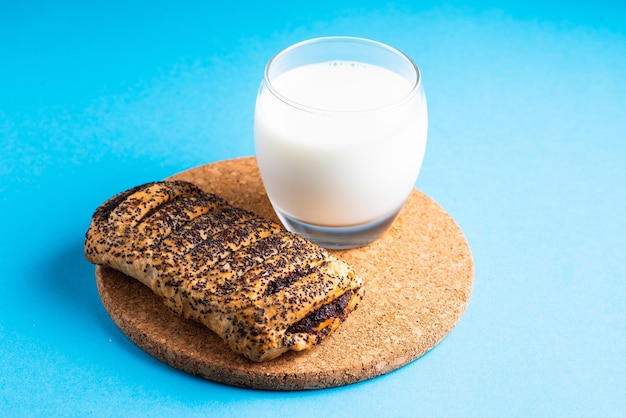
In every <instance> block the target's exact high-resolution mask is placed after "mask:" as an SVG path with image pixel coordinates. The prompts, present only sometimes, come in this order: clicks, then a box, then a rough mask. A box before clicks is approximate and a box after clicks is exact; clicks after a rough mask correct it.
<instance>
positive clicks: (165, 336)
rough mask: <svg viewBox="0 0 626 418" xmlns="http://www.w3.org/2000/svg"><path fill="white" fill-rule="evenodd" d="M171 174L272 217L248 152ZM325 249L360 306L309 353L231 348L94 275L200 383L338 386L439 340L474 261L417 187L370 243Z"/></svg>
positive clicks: (154, 344)
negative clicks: (264, 357)
mask: <svg viewBox="0 0 626 418" xmlns="http://www.w3.org/2000/svg"><path fill="white" fill-rule="evenodd" d="M174 178H177V179H184V180H188V181H191V182H193V183H195V184H197V185H198V186H200V187H201V188H202V189H204V190H206V191H210V192H212V193H216V194H219V195H221V196H222V197H224V198H225V199H226V200H228V201H229V202H230V203H231V204H233V205H235V206H239V207H242V208H245V209H248V210H252V211H254V212H256V213H257V214H259V215H261V216H264V217H267V218H271V219H274V220H276V221H278V220H277V218H276V216H275V214H274V212H273V210H272V207H271V205H270V203H269V201H268V199H267V196H266V195H265V192H264V189H263V185H262V183H261V179H260V176H259V172H258V168H257V165H256V160H255V159H254V158H253V157H245V158H239V159H233V160H227V161H221V162H217V163H214V164H209V165H205V166H201V167H198V168H194V169H191V170H189V171H185V172H183V173H180V174H177V175H175V176H174ZM333 253H334V254H335V255H336V256H337V257H339V258H342V259H344V260H345V261H347V262H348V263H350V264H351V265H352V266H353V267H354V269H355V270H356V271H357V273H358V274H359V275H360V276H361V277H362V278H363V280H364V286H365V288H366V295H365V298H364V300H363V302H362V303H361V305H360V307H359V309H358V310H357V311H355V312H354V313H353V314H352V315H351V316H350V317H349V318H348V320H347V321H346V322H345V323H344V324H343V325H342V326H341V327H340V328H339V329H338V330H337V331H336V332H335V333H334V334H333V335H332V336H330V337H329V338H327V339H326V340H325V341H324V342H322V343H321V344H320V345H318V346H316V347H314V348H313V349H312V350H309V351H305V352H300V353H294V352H289V353H287V354H285V355H283V356H281V357H279V358H278V359H276V360H273V361H271V362H267V363H258V364H257V363H252V362H250V361H248V360H246V359H245V358H243V357H240V356H238V355H235V354H233V353H232V352H230V351H229V349H228V348H227V347H226V346H225V344H224V343H222V341H221V340H220V339H219V338H218V337H217V336H216V335H215V334H213V333H212V332H211V331H209V330H208V329H206V328H204V327H203V326H202V325H200V324H197V323H195V322H193V321H189V320H184V319H181V318H179V317H177V316H176V315H174V314H173V313H171V312H170V311H169V310H168V309H167V308H165V306H164V305H163V304H162V302H161V301H160V300H159V299H158V298H157V297H156V296H155V295H154V294H153V293H152V292H151V291H150V290H149V289H148V288H147V287H145V286H144V285H142V284H141V283H139V282H138V281H136V280H134V279H131V278H129V277H127V276H125V275H124V274H121V273H119V272H117V271H115V270H112V269H109V268H103V267H96V280H97V285H98V290H99V292H100V296H101V299H102V302H103V304H104V306H105V308H106V309H107V311H108V313H109V315H110V316H111V318H112V319H113V321H114V322H115V323H116V324H117V326H118V327H119V328H120V329H121V330H122V332H124V333H125V334H126V335H127V336H128V337H129V338H130V339H131V340H132V341H133V342H135V344H137V345H138V346H139V347H141V348H142V349H143V350H145V351H146V352H148V353H149V354H151V355H152V356H154V357H156V358H158V359H159V360H161V361H163V362H165V363H167V364H169V365H170V366H172V367H175V368H177V369H180V370H182V371H185V372H188V373H190V374H193V375H197V376H201V377H203V378H205V379H208V380H212V381H216V382H220V383H225V384H228V385H234V386H241V387H248V388H257V389H268V390H301V389H319V388H328V387H335V386H342V385H347V384H350V383H355V382H359V381H362V380H366V379H370V378H373V377H376V376H379V375H382V374H385V373H388V372H390V371H393V370H395V369H398V368H400V367H402V366H404V365H406V364H407V363H409V362H411V361H413V360H415V359H417V358H418V357H420V356H422V355H423V354H425V353H426V352H427V351H429V350H430V349H432V348H433V347H434V346H435V345H436V344H438V343H439V342H440V341H441V340H442V339H443V338H444V337H445V336H446V335H447V334H448V333H449V332H450V331H451V330H452V328H453V327H454V326H455V325H456V324H457V322H458V321H459V319H460V318H461V316H462V314H463V312H464V311H465V308H466V307H467V304H468V302H469V299H470V294H471V290H472V283H473V262H472V256H471V252H470V249H469V246H468V244H467V242H466V240H465V237H464V236H463V233H462V232H461V230H460V229H459V227H458V226H457V225H456V223H455V222H454V220H453V219H452V218H451V217H450V216H449V215H448V214H447V213H446V212H445V211H444V210H443V209H442V208H441V207H440V206H439V205H438V204H437V203H435V202H434V201H433V200H432V199H430V198H429V197H427V196H426V195H424V194H423V193H421V192H419V191H418V190H414V191H413V193H412V194H411V196H410V198H409V199H408V201H407V203H406V205H405V207H404V208H403V209H402V211H401V213H400V215H399V216H398V218H397V219H396V220H395V222H394V223H393V225H392V226H391V228H390V229H389V231H388V232H387V233H385V235H384V236H383V237H382V238H380V239H379V240H378V241H376V242H374V243H373V244H370V245H369V246H367V247H364V248H360V249H353V250H347V251H333Z"/></svg>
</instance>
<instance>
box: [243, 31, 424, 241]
mask: <svg viewBox="0 0 626 418" xmlns="http://www.w3.org/2000/svg"><path fill="white" fill-rule="evenodd" d="M427 130H428V114H427V108H426V97H425V95H424V89H423V87H422V79H421V75H420V71H419V69H418V68H417V66H416V65H415V64H414V63H413V62H412V60H411V59H410V58H409V57H407V56H406V55H405V54H403V53H402V52H400V51H398V50H396V49H394V48H392V47H390V46H388V45H385V44H383V43H380V42H376V41H373V40H368V39H362V38H353V37H324V38H316V39H310V40H307V41H304V42H300V43H297V44H295V45H292V46H290V47H288V48H286V49H284V50H282V51H281V52H279V53H278V54H277V55H276V56H274V57H273V58H272V59H271V60H270V61H269V63H268V64H267V67H266V68H265V77H264V79H263V81H262V83H261V86H260V88H259V92H258V95H257V101H256V109H255V117H254V139H255V152H256V158H257V162H258V165H259V169H260V172H261V178H262V180H263V185H264V186H265V189H266V192H267V195H268V197H269V199H270V201H271V203H272V205H273V207H274V210H275V211H276V213H277V215H278V217H279V218H280V220H281V222H282V223H283V224H284V226H285V227H286V228H287V229H288V230H290V231H292V232H295V233H297V234H299V235H301V236H303V237H305V238H307V239H309V240H311V241H313V242H315V243H317V244H319V245H321V246H322V247H326V248H330V249H347V248H354V247H360V246H364V245H366V244H368V243H371V242H372V241H374V240H376V239H377V238H378V237H380V236H381V235H382V234H383V233H384V232H385V231H386V230H387V229H388V228H389V226H390V225H391V224H392V222H393V221H394V219H395V218H396V216H397V215H398V212H399V211H400V209H401V208H402V206H403V205H404V202H405V201H406V199H407V198H408V196H409V195H410V193H411V191H412V190H413V187H414V185H415V181H416V180H417V176H418V174H419V171H420V168H421V166H422V160H423V157H424V151H425V148H426V137H427Z"/></svg>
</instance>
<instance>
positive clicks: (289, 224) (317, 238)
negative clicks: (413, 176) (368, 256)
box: [274, 208, 400, 250]
mask: <svg viewBox="0 0 626 418" xmlns="http://www.w3.org/2000/svg"><path fill="white" fill-rule="evenodd" d="M274 210H275V211H276V214H277V215H278V218H279V219H280V221H281V222H282V223H283V225H284V226H285V228H287V230H288V231H291V232H293V233H295V234H298V235H300V236H301V237H303V238H306V239H308V240H309V241H312V242H314V243H315V244H317V245H319V246H320V247H323V248H327V249H330V250H347V249H350V248H358V247H363V246H365V245H367V244H370V243H372V242H373V241H375V240H377V239H378V238H379V237H380V236H381V235H382V234H383V233H385V231H387V229H389V227H390V226H391V224H392V223H393V221H394V219H396V216H398V213H399V212H400V210H397V211H396V212H394V213H392V214H391V215H389V216H386V217H384V218H381V219H378V220H376V221H374V222H370V223H367V224H362V225H357V226H348V227H328V226H319V225H311V224H307V223H305V222H301V221H298V220H295V219H293V218H291V217H290V216H287V215H285V214H284V213H281V212H280V211H279V210H278V209H276V208H274Z"/></svg>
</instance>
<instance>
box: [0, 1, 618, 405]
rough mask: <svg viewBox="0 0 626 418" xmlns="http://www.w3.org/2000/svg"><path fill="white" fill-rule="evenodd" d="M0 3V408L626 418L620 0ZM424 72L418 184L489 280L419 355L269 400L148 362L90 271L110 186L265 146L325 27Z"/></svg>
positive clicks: (482, 278)
mask: <svg viewBox="0 0 626 418" xmlns="http://www.w3.org/2000/svg"><path fill="white" fill-rule="evenodd" d="M267 3H268V4H263V3H261V2H236V1H231V2H219V3H218V2H216V3H215V4H214V3H212V2H200V1H198V2H191V1H185V0H179V1H175V2H159V1H156V2H147V1H145V2H125V1H107V2H93V1H81V2H78V1H75V2H70V1H59V2H49V3H44V2H41V3H37V2H32V1H13V0H0V144H1V154H0V413H3V414H4V415H5V416H49V415H60V416H91V415H93V416H112V415H116V416H131V415H136V414H149V415H152V416H171V415H172V414H176V415H181V414H185V415H186V416H194V415H202V416H213V417H219V416H227V415H228V416H230V415H232V416H239V415H240V416H254V417H264V416H284V417H289V416H300V417H302V416H317V417H319V416H331V415H337V414H349V415H351V416H411V415H414V414H415V415H421V416H586V417H588V416H599V417H600V416H601V417H607V416H623V414H624V411H626V396H625V395H624V393H626V390H625V389H626V363H625V361H624V357H625V353H626V304H625V300H626V217H625V212H626V211H625V210H624V208H625V207H626V187H625V186H626V164H625V161H626V144H625V142H624V141H626V5H624V4H623V3H621V4H620V2H617V1H614V2H609V1H579V2H572V3H563V2H560V1H559V2H550V1H533V0H531V1H523V2H522V1H508V2H504V3H502V4H500V3H499V2H495V1H476V2H469V1H468V2H463V1H449V2H445V3H436V2H400V1H399V2H389V3H387V2H374V1H363V0H361V1H345V2H341V1H316V2H301V3H296V2H280V1H274V2H267ZM323 35H353V36H363V37H368V38H373V39H377V40H380V41H383V42H386V43H389V44H391V45H393V46H395V47H397V48H399V49H401V50H403V51H404V52H406V53H407V54H408V55H409V56H411V57H412V58H413V59H414V60H415V61H416V63H417V64H418V65H419V66H420V68H421V70H422V73H423V81H424V85H425V89H426V94H427V98H428V103H429V112H430V130H429V143H428V148H427V154H426V158H425V161H424V166H423V169H422V172H421V174H420V177H419V179H418V181H417V183H416V186H417V187H418V188H419V189H420V190H422V191H424V192H425V193H427V194H428V195H429V196H431V197H432V198H433V199H435V200H436V201H437V202H439V203H440V204H441V205H442V206H443V207H444V208H445V209H446V210H447V211H448V212H449V213H450V214H451V215H452V216H453V217H454V218H455V220H456V221H457V222H458V224H459V226H460V227H461V229H462V230H463V231H464V233H465V235H466V237H467V239H468V242H469V244H470V246H471V248H472V252H473V256H474V262H475V285H474V289H473V294H472V299H471V301H470V304H469V307H468V309H467V311H466V313H465V315H464V317H463V318H462V319H461V321H460V322H459V324H458V325H457V327H456V328H455V329H454V330H453V331H452V333H451V334H450V335H449V336H448V337H447V338H445V339H444V340H443V341H442V342H441V343H440V344H439V345H438V346H437V347H435V348H434V349H433V350H432V351H431V352H429V353H428V354H426V355H425V356H424V357H422V358H420V359H418V360H417V361H415V362H413V363H411V364H409V365H407V366H406V367H404V368H401V369H399V370H397V371H395V372H393V373H390V374H388V375H385V376H382V377H380V378H376V379H372V380H369V381H366V382H362V383H359V384H354V385H350V386H346V387H341V388H335V389H329V390H321V391H309V392H291V393H283V392H262V391H255V390H247V389H239V388H232V387H228V386H224V385H220V384H216V383H213V382H209V381H205V380H202V379H199V378H195V377H192V376H189V375H187V374H184V373H182V372H179V371H177V370H175V369H172V368H170V367H169V366H167V365H164V364H162V363H160V362H159V361H157V360H155V359H153V358H152V357H150V356H149V355H148V354H146V353H144V352H143V351H142V350H140V349H139V348H137V347H136V346H135V345H134V344H133V343H132V342H130V341H129V340H128V339H127V338H126V337H125V336H124V335H123V334H122V333H121V332H120V331H119V330H118V329H117V328H116V327H115V325H114V324H113V323H112V321H111V320H110V318H109V317H108V315H107V313H106V311H105V310H104V308H103V307H102V304H101V302H100V299H99V297H98V293H97V290H96V288H95V281H94V272H93V266H91V265H90V264H89V263H87V262H86V261H85V260H84V257H83V255H82V245H83V237H84V233H85V231H86V229H87V226H88V224H89V220H90V217H91V214H92V212H93V210H94V209H95V208H96V207H97V206H98V205H99V204H100V203H102V201H104V200H105V199H106V198H108V197H109V196H111V195H113V194H115V193H117V192H119V191H121V190H124V189H126V188H128V187H131V186H134V185H137V184H140V183H142V182H145V181H149V180H156V179H162V178H164V177H167V176H169V175H172V174H174V173H177V172H179V171H182V170H185V169H188V168H191V167H194V166H197V165H201V164H206V163H210V162H213V161H218V160H223V159H228V158H233V157H238V156H244V155H252V154H253V152H254V149H253V142H252V118H253V107H254V100H255V96H256V90H257V87H258V84H259V81H260V79H261V77H262V72H263V68H264V66H265V63H266V62H267V60H269V58H270V57H271V56H272V55H273V54H274V53H275V52H277V51H278V50H280V49H282V48H283V47H286V46H287V45H289V44H291V43H294V42H297V41H300V40H303V39H306V38H310V37H315V36H323Z"/></svg>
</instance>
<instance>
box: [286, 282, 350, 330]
mask: <svg viewBox="0 0 626 418" xmlns="http://www.w3.org/2000/svg"><path fill="white" fill-rule="evenodd" d="M352 293H353V292H352V290H348V291H347V292H346V293H344V294H343V295H341V296H339V297H338V298H337V299H335V300H333V301H332V302H330V303H328V304H326V305H324V306H321V307H319V308H318V309H316V310H315V311H313V312H311V313H310V314H308V315H307V316H305V317H304V318H302V319H301V320H300V321H298V322H297V323H295V324H293V325H292V326H290V327H289V328H288V329H287V332H288V333H298V332H305V333H309V334H313V333H316V332H318V331H315V330H314V328H315V327H317V326H318V325H319V324H321V323H322V322H324V321H326V320H327V319H328V318H333V317H335V318H339V319H340V320H342V321H343V320H344V319H345V317H346V312H345V309H346V306H348V303H349V302H350V299H351V298H352Z"/></svg>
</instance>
